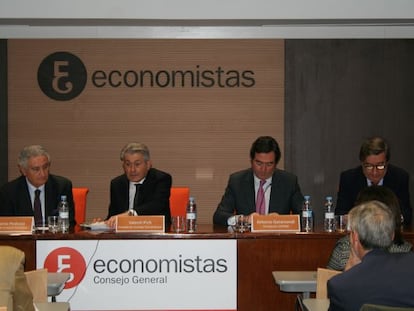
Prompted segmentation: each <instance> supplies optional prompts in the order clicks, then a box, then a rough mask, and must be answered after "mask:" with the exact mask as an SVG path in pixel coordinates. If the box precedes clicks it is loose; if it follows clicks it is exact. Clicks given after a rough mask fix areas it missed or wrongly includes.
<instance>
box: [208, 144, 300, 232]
mask: <svg viewBox="0 0 414 311" xmlns="http://www.w3.org/2000/svg"><path fill="white" fill-rule="evenodd" d="M280 158H281V152H280V149H279V144H278V143H277V141H276V140H275V139H274V138H273V137H270V136H261V137H259V138H257V139H256V140H255V142H254V143H253V144H252V146H251V149H250V165H251V167H250V168H249V169H245V170H242V171H239V172H236V173H233V174H231V175H230V178H229V181H228V184H227V187H226V190H225V193H224V195H223V197H222V199H221V202H220V203H219V205H218V207H217V209H216V211H215V212H214V215H213V223H214V224H217V225H232V221H233V218H234V217H232V216H233V215H235V214H242V215H245V216H251V215H252V214H254V213H258V214H262V215H265V214H270V213H278V214H290V213H294V214H299V213H300V211H301V208H302V203H303V195H302V193H301V191H300V188H299V184H298V180H297V177H296V176H295V175H293V174H291V173H288V172H286V171H283V170H280V169H277V164H278V163H279V160H280ZM260 189H261V190H260ZM261 191H262V192H261ZM260 193H262V195H260Z"/></svg>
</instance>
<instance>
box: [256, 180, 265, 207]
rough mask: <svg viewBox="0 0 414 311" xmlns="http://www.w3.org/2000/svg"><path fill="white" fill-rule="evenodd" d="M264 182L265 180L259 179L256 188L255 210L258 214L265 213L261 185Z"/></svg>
mask: <svg viewBox="0 0 414 311" xmlns="http://www.w3.org/2000/svg"><path fill="white" fill-rule="evenodd" d="M265 183H266V180H261V181H260V185H259V189H258V190H257V198H256V212H257V213H259V214H260V215H264V214H265V213H266V205H265V194H264V189H263V186H264V184H265Z"/></svg>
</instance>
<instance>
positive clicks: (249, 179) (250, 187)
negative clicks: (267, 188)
mask: <svg viewBox="0 0 414 311" xmlns="http://www.w3.org/2000/svg"><path fill="white" fill-rule="evenodd" d="M243 183H244V187H243V188H244V189H245V192H244V198H245V201H246V203H247V206H252V209H253V210H256V198H255V193H254V177H253V171H250V172H249V174H246V176H245V178H244V180H243Z"/></svg>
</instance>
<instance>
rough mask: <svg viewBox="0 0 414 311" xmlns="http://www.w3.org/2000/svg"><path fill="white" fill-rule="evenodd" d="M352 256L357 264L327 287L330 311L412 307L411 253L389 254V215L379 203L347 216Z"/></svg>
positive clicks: (391, 232)
mask: <svg viewBox="0 0 414 311" xmlns="http://www.w3.org/2000/svg"><path fill="white" fill-rule="evenodd" d="M348 221H349V227H350V242H351V252H352V256H355V257H357V258H358V259H359V260H360V263H358V264H355V265H354V266H353V267H351V268H350V269H349V270H347V271H345V272H343V273H341V274H339V275H336V276H334V277H332V278H331V279H330V280H329V281H328V284H327V288H328V297H329V299H330V306H329V310H330V311H338V310H343V311H357V310H359V309H360V308H361V306H362V305H363V304H367V303H369V304H379V305H386V306H393V307H414V287H413V286H412V282H413V280H414V265H413V263H414V253H413V252H409V253H393V254H392V253H389V252H387V250H386V249H387V248H388V247H389V246H390V245H391V243H392V241H393V238H394V231H395V219H394V215H393V213H392V211H391V210H390V209H389V208H388V207H387V206H386V205H384V204H383V203H381V202H379V201H370V202H367V203H363V204H361V205H358V206H356V207H354V208H353V209H352V210H351V211H350V213H349V218H348Z"/></svg>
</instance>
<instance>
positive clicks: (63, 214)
mask: <svg viewBox="0 0 414 311" xmlns="http://www.w3.org/2000/svg"><path fill="white" fill-rule="evenodd" d="M58 210H59V227H60V231H61V232H62V233H68V232H69V204H68V201H67V200H66V195H62V196H61V197H60V201H59V204H58Z"/></svg>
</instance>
